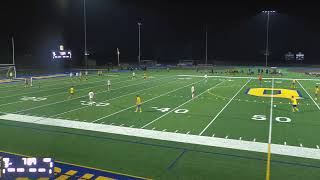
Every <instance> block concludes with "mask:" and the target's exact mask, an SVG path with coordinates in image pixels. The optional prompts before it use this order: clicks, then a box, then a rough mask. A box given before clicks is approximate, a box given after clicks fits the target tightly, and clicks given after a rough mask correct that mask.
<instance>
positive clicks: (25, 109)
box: [14, 77, 169, 113]
mask: <svg viewBox="0 0 320 180" xmlns="http://www.w3.org/2000/svg"><path fill="white" fill-rule="evenodd" d="M166 78H169V77H165V78H160V79H166ZM160 79H157V80H155V81H147V82H142V83H138V84H131V85H128V86H122V87H119V88H116V89H111V91H114V90H118V89H122V88H126V87H130V86H136V85H139V84H144V83H148V82H156V81H158V80H160ZM105 92H110V91H108V90H105V91H100V92H97V93H96V94H101V93H105ZM87 96H88V95H83V96H79V97H76V98H73V99H66V100H63V101H57V102H53V103H48V104H44V105H41V106H35V107H32V108H29V109H24V110H21V111H16V112H14V113H20V112H24V111H29V110H33V109H37V108H42V107H46V106H50V105H54V104H59V103H63V102H66V101H71V100H75V99H80V98H84V97H87Z"/></svg>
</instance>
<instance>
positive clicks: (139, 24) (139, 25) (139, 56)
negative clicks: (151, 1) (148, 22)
mask: <svg viewBox="0 0 320 180" xmlns="http://www.w3.org/2000/svg"><path fill="white" fill-rule="evenodd" d="M141 26H142V23H141V22H138V28H139V55H138V62H139V64H140V60H141Z"/></svg>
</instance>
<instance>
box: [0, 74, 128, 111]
mask: <svg viewBox="0 0 320 180" xmlns="http://www.w3.org/2000/svg"><path fill="white" fill-rule="evenodd" d="M127 81H130V80H125V81H120V82H116V83H114V84H119V83H123V82H127ZM100 86H105V85H97V86H93V87H86V88H80V89H79V90H78V91H83V90H85V89H89V88H94V87H100ZM38 92H39V91H38ZM102 92H106V91H102ZM32 93H35V92H32ZM99 93H100V92H99ZM59 94H66V92H65V91H63V92H58V93H53V94H50V95H48V96H41V97H46V98H47V97H51V96H56V95H59ZM15 96H16V95H15ZM12 97H13V96H12ZM82 97H84V96H82ZM18 98H19V97H18ZM76 99H77V98H76ZM70 100H72V99H70ZM21 102H25V101H22V100H20V101H14V102H10V103H5V104H0V107H1V106H5V105H10V104H15V103H21Z"/></svg>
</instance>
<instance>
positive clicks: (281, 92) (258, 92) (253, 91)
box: [246, 88, 302, 99]
mask: <svg viewBox="0 0 320 180" xmlns="http://www.w3.org/2000/svg"><path fill="white" fill-rule="evenodd" d="M246 94H249V95H251V96H259V97H271V96H273V97H274V98H287V99H290V98H291V97H292V96H294V97H298V98H302V94H301V92H300V91H299V90H291V89H277V88H249V89H248V90H247V91H246Z"/></svg>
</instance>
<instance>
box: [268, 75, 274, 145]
mask: <svg viewBox="0 0 320 180" xmlns="http://www.w3.org/2000/svg"><path fill="white" fill-rule="evenodd" d="M273 88H274V79H272V88H271V102H270V117H269V118H270V119H269V121H270V122H269V137H268V143H269V144H271V139H272V118H273V117H272V115H273Z"/></svg>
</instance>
